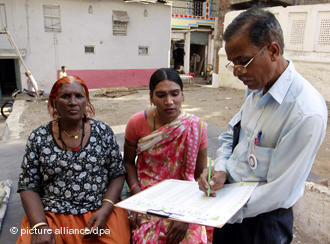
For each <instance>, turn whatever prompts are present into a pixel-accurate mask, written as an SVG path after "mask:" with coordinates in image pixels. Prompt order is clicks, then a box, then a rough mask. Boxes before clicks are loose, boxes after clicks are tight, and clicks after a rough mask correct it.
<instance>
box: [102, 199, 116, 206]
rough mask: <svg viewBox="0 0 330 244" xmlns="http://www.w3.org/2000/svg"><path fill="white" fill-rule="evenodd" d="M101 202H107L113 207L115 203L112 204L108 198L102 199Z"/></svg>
mask: <svg viewBox="0 0 330 244" xmlns="http://www.w3.org/2000/svg"><path fill="white" fill-rule="evenodd" d="M102 202H108V203H110V204H111V205H115V203H114V202H113V201H111V200H110V199H108V198H104V199H103V200H102Z"/></svg>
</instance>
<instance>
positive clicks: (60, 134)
mask: <svg viewBox="0 0 330 244" xmlns="http://www.w3.org/2000/svg"><path fill="white" fill-rule="evenodd" d="M57 126H58V139H59V140H60V141H61V142H62V144H63V146H64V150H67V148H68V146H67V145H66V144H65V142H64V140H63V138H62V129H61V123H60V121H59V120H58V121H57ZM81 130H82V135H81V140H80V144H79V146H76V147H69V148H72V151H73V152H77V151H79V150H80V149H81V148H82V144H83V140H84V137H85V124H84V120H82V123H81ZM79 131H80V130H79ZM63 132H64V133H66V132H65V131H64V130H63ZM75 139H78V138H75Z"/></svg>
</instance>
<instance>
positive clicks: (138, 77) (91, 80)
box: [57, 69, 156, 89]
mask: <svg viewBox="0 0 330 244" xmlns="http://www.w3.org/2000/svg"><path fill="white" fill-rule="evenodd" d="M154 71H156V69H117V70H67V71H66V72H67V74H68V75H76V76H79V77H80V78H81V79H82V80H84V81H85V82H86V84H87V86H88V88H90V89H92V88H109V87H122V86H143V85H148V84H149V79H150V77H151V75H152V73H153V72H154ZM59 72H60V71H58V72H57V73H58V74H59Z"/></svg>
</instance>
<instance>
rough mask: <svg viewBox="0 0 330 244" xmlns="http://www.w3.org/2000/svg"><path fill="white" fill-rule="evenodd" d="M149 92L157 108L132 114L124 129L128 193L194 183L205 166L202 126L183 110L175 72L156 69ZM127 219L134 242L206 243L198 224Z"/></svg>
mask: <svg viewBox="0 0 330 244" xmlns="http://www.w3.org/2000/svg"><path fill="white" fill-rule="evenodd" d="M149 88H150V102H151V104H153V105H155V106H154V107H152V108H150V109H147V110H144V111H140V112H138V113H136V114H134V115H133V116H132V117H131V118H130V119H129V121H128V123H127V126H126V132H125V145H124V165H125V167H126V170H127V182H128V185H129V187H130V189H131V194H136V193H138V192H140V191H142V190H144V189H146V188H148V187H150V186H152V185H154V184H156V183H158V182H160V181H162V180H165V179H179V180H188V181H194V180H196V179H197V178H198V177H199V175H200V173H201V172H202V170H203V168H204V167H206V163H207V134H206V123H205V122H203V121H202V120H200V119H199V118H198V117H197V116H194V115H191V114H188V113H185V112H182V111H181V104H182V102H183V99H184V96H183V83H182V80H181V78H180V76H179V75H178V73H177V72H176V71H175V70H173V69H168V68H162V69H159V70H157V71H156V72H155V73H154V74H153V75H152V76H151V79H150V84H149ZM136 156H137V157H138V158H137V163H136V164H135V157H136ZM129 219H130V223H131V227H132V228H133V234H132V241H133V243H150V244H151V243H206V232H205V228H204V227H203V226H200V225H194V224H187V223H182V222H177V221H172V220H167V219H162V218H159V217H154V216H146V215H139V214H136V213H132V214H131V215H130V216H129Z"/></svg>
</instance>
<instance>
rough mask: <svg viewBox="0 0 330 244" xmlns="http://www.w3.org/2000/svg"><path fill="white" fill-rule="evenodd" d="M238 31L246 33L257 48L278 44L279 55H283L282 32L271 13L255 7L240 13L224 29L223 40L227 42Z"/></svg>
mask: <svg viewBox="0 0 330 244" xmlns="http://www.w3.org/2000/svg"><path fill="white" fill-rule="evenodd" d="M240 30H244V31H246V33H247V34H248V35H249V38H250V40H251V42H252V43H253V44H254V45H256V46H257V47H260V48H261V47H263V46H265V45H267V44H270V43H271V42H276V43H278V45H279V46H280V49H281V50H280V53H281V55H282V54H283V50H284V40H283V31H282V28H281V25H280V23H279V22H278V21H277V19H276V18H275V15H274V14H273V13H271V12H269V11H266V10H264V9H261V8H257V7H253V8H250V9H248V10H246V11H244V12H242V13H240V14H239V15H238V16H237V17H236V18H235V19H234V20H233V21H232V22H231V23H230V24H229V25H228V27H227V28H226V30H225V32H224V33H223V40H224V41H226V42H227V41H229V40H230V39H231V38H232V37H233V36H234V35H235V34H236V33H237V32H238V31H240Z"/></svg>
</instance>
